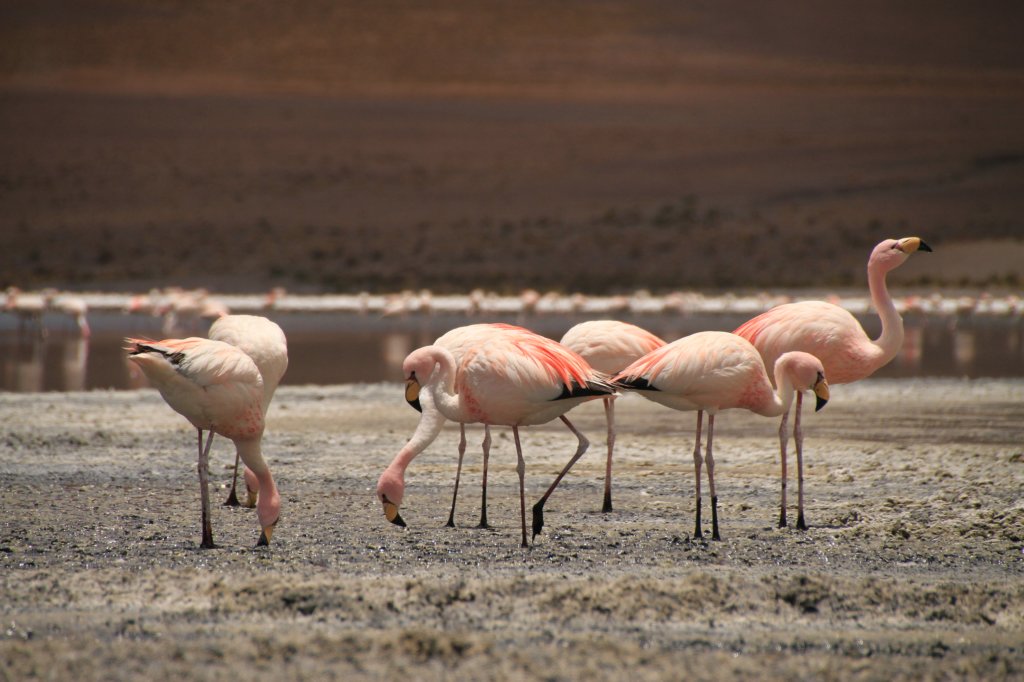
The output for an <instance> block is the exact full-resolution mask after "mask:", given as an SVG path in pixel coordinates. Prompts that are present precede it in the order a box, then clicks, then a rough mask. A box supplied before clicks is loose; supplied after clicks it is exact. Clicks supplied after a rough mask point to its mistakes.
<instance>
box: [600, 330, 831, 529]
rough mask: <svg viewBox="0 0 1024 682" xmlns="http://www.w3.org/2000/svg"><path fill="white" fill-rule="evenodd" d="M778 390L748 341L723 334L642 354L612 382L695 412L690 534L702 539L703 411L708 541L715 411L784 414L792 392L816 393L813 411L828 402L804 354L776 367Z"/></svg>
mask: <svg viewBox="0 0 1024 682" xmlns="http://www.w3.org/2000/svg"><path fill="white" fill-rule="evenodd" d="M774 374H775V382H776V384H777V385H778V387H779V388H778V391H775V390H773V389H772V384H771V382H770V381H769V379H768V374H767V372H765V368H764V364H763V363H762V361H761V356H760V355H758V353H757V349H755V348H754V346H753V345H751V344H750V342H749V341H747V340H746V339H743V338H741V337H739V336H736V335H735V334H729V333H727V332H714V331H709V332H698V333H696V334H691V335H690V336H685V337H683V338H681V339H678V340H677V341H673V342H672V343H670V344H668V345H666V346H662V347H661V348H659V349H657V350H655V351H653V352H651V353H649V354H648V355H645V356H644V357H642V358H640V359H639V360H637V361H636V362H634V363H633V364H632V365H630V366H629V367H627V368H626V369H624V370H622V372H621V373H619V374H618V375H617V376H616V377H615V378H614V380H613V381H614V383H616V384H617V385H620V386H622V387H623V388H628V389H632V390H635V391H638V392H639V393H640V394H641V395H643V396H644V397H645V398H648V399H650V400H653V401H654V402H656V403H660V404H662V405H665V406H666V407H671V408H672V409H675V410H683V411H689V410H696V411H697V442H696V445H695V446H694V449H693V466H694V473H695V478H696V480H695V487H696V498H697V499H696V522H695V525H694V531H693V536H694V537H695V538H700V537H703V534H702V531H701V523H700V509H701V495H700V468H701V456H700V432H701V422H702V420H703V415H704V412H705V411H706V412H707V413H708V437H707V448H706V451H705V458H704V461H705V463H706V464H707V468H708V487H709V488H710V491H711V538H712V539H713V540H719V539H721V536H720V535H719V532H718V495H717V494H716V492H715V460H714V455H713V454H712V441H713V437H714V428H715V414H716V413H717V412H718V411H719V410H727V409H730V408H736V407H740V408H744V409H747V410H750V411H751V412H754V413H756V414H760V415H763V416H766V417H773V416H777V415H780V414H783V413H785V412H786V410H788V409H789V406H790V404H791V403H792V401H793V392H794V391H796V392H797V395H798V396H799V395H801V392H802V391H814V393H815V395H816V396H817V397H818V405H817V409H819V410H820V409H821V408H822V407H824V405H825V403H826V402H827V401H828V383H827V382H826V381H825V374H824V368H823V367H822V365H821V362H819V361H818V359H817V358H815V357H814V356H813V355H809V354H807V353H799V352H794V353H786V354H784V355H782V356H781V357H780V358H779V359H778V361H777V362H776V363H775V365H774ZM797 466H798V468H799V469H800V477H799V480H800V495H799V499H800V514H801V518H802V516H803V459H802V456H801V455H800V453H799V451H798V454H797Z"/></svg>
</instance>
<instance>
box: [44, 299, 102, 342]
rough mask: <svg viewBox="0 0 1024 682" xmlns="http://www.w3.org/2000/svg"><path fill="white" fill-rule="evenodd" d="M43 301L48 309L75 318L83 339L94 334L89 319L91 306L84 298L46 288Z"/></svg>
mask: <svg viewBox="0 0 1024 682" xmlns="http://www.w3.org/2000/svg"><path fill="white" fill-rule="evenodd" d="M43 301H44V304H45V306H46V309H47V310H53V311H56V312H59V313H63V314H65V315H67V316H69V317H72V318H74V321H75V324H76V325H77V326H78V332H79V334H80V335H81V337H82V338H83V339H88V338H89V337H90V336H91V335H92V331H91V330H90V329H89V320H88V319H87V315H88V313H89V306H88V304H87V303H86V302H85V299H84V298H82V297H80V296H72V295H69V294H60V293H58V292H57V290H55V289H46V290H45V291H44V292H43Z"/></svg>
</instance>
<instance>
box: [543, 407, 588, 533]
mask: <svg viewBox="0 0 1024 682" xmlns="http://www.w3.org/2000/svg"><path fill="white" fill-rule="evenodd" d="M559 419H561V420H562V422H563V423H564V424H565V425H566V426H567V427H569V430H570V431H572V432H573V434H574V435H575V436H576V440H577V444H576V452H575V453H574V454H573V456H572V459H570V460H569V463H568V464H566V465H565V467H563V468H562V470H561V471H560V472H559V474H558V476H557V477H556V478H555V481H554V483H552V484H551V486H550V487H548V489H547V491H546V492H545V493H544V495H543V496H542V497H541V498H540V499H539V500H538V501H537V504H535V505H533V537H537V536H538V535H539V534H540V531H541V529H543V528H544V503H545V502H547V501H548V498H549V497H551V493H553V492H555V488H557V487H558V484H559V483H560V482H561V481H562V477H563V476H565V475H566V474H567V473H569V469H572V465H573V464H575V463H576V461H577V460H578V459H579V458H580V457H582V456H583V453H584V452H586V451H587V448H588V447H589V446H590V441H588V440H587V437H586V436H584V435H583V434H582V433H580V432H579V431H578V430H577V429H576V427H575V426H573V425H572V422H571V421H569V420H568V419H567V418H566V416H565V415H562V416H561V417H559Z"/></svg>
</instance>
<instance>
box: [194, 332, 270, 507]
mask: <svg viewBox="0 0 1024 682" xmlns="http://www.w3.org/2000/svg"><path fill="white" fill-rule="evenodd" d="M209 337H210V338H211V339H213V340H215V341H223V342H224V343H230V344H231V345H232V346H234V347H235V348H239V349H241V350H242V352H244V353H245V354H246V355H248V356H249V357H250V358H252V360H253V362H255V363H256V368H257V369H258V370H259V371H260V376H261V377H262V378H263V401H262V407H263V417H264V418H266V416H267V410H268V409H270V401H271V400H273V399H274V391H276V390H277V386H278V384H279V383H281V377H283V376H284V373H285V371H286V370H287V369H288V340H287V339H286V338H285V335H284V332H283V331H282V330H281V327H279V326H278V325H277V324H276V323H274V322H271V321H270V320H268V319H267V318H265V317H260V316H259V315H223V316H221V317H219V318H218V319H217V320H215V321H214V323H213V324H212V325H210V332H209ZM210 438H213V435H212V434H211V435H210ZM239 457H240V454H239V452H238V451H236V452H235V468H234V472H233V473H232V475H231V491H230V492H229V493H228V499H227V500H225V502H224V505H225V506H228V507H237V506H239V503H238V495H237V493H236V492H235V486H236V484H237V482H238V460H239ZM245 483H246V490H247V491H248V499H247V501H246V504H245V506H246V507H250V508H251V507H254V506H256V499H257V496H258V493H259V479H257V478H256V476H255V475H254V474H253V473H252V471H250V470H249V469H248V468H246V469H245Z"/></svg>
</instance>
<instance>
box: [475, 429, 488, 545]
mask: <svg viewBox="0 0 1024 682" xmlns="http://www.w3.org/2000/svg"><path fill="white" fill-rule="evenodd" d="M481 448H482V449H483V451H484V471H483V480H482V482H481V483H480V523H479V524H478V525H477V528H490V527H491V526H490V525H489V524H488V523H487V463H488V461H490V459H491V427H490V426H489V425H487V424H484V442H483V443H481Z"/></svg>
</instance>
